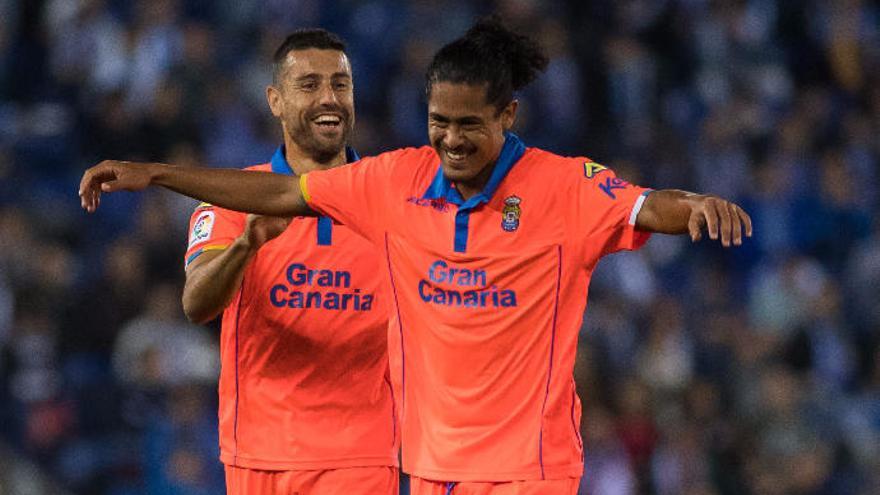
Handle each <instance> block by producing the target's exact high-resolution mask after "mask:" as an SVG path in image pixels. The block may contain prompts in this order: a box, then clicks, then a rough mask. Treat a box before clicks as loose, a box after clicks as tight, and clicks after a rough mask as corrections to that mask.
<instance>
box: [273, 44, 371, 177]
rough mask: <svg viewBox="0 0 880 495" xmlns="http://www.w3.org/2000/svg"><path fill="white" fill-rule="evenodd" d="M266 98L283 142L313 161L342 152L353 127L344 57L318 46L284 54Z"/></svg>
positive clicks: (348, 72)
mask: <svg viewBox="0 0 880 495" xmlns="http://www.w3.org/2000/svg"><path fill="white" fill-rule="evenodd" d="M267 97H268V100H269V107H270V108H271V109H272V114H273V115H275V117H277V118H278V119H279V120H281V125H282V127H283V129H284V133H285V142H288V143H292V145H293V146H296V147H298V148H299V149H300V151H302V152H303V153H304V154H306V155H308V156H311V157H312V158H313V159H314V160H315V161H318V162H328V161H330V160H332V159H334V158H335V157H337V156H338V155H339V154H340V153H342V151H343V149H344V147H345V144H346V143H347V142H348V139H349V137H350V136H351V132H352V129H353V128H354V87H353V85H352V78H351V65H350V64H349V62H348V57H346V56H345V53H343V52H341V51H338V50H325V49H317V48H309V49H306V50H293V51H291V52H289V53H288V54H287V58H286V60H285V65H284V69H283V70H282V71H281V73H280V74H279V76H278V80H277V81H276V82H275V83H274V84H273V85H272V86H270V87H269V88H268V90H267Z"/></svg>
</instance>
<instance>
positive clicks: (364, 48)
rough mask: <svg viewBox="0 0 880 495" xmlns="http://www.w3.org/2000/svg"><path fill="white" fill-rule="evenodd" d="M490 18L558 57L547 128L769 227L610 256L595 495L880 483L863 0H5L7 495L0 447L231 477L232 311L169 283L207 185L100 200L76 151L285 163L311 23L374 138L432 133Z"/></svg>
mask: <svg viewBox="0 0 880 495" xmlns="http://www.w3.org/2000/svg"><path fill="white" fill-rule="evenodd" d="M491 12H498V13H500V14H501V15H502V16H503V17H504V18H505V20H506V21H507V22H508V23H509V24H511V25H512V26H515V27H518V28H519V29H520V30H522V31H523V32H524V33H529V34H531V35H532V36H534V37H536V38H537V39H539V40H540V41H541V43H542V44H543V45H544V47H545V48H546V49H547V51H548V52H549V54H550V55H551V56H552V62H551V64H550V67H549V69H548V71H547V73H546V74H545V75H543V76H542V77H541V78H540V79H539V80H538V81H537V82H536V83H534V84H532V85H531V86H530V87H529V88H528V89H527V90H526V91H525V92H524V93H523V94H521V95H520V99H521V102H522V104H521V106H520V120H519V122H518V126H517V129H516V131H517V132H518V133H519V135H520V136H521V137H523V139H524V140H525V142H526V143H527V144H529V145H531V146H540V147H544V148H548V149H550V150H553V151H556V152H558V153H560V154H569V155H586V156H589V157H591V158H592V159H594V160H596V161H598V162H600V163H603V164H605V165H608V166H611V167H612V168H615V169H616V170H617V172H618V174H620V175H622V176H624V177H627V178H628V179H629V180H630V181H631V182H635V183H638V184H642V185H646V186H652V187H656V188H665V187H674V188H681V189H688V190H695V191H700V192H708V193H715V194H719V195H721V196H724V197H728V198H732V199H734V200H736V201H737V202H739V203H740V204H741V205H743V206H744V207H745V208H746V209H747V210H748V211H749V212H750V213H751V215H752V218H753V220H754V225H755V235H754V237H753V238H751V239H750V240H748V241H747V242H745V245H744V246H743V247H741V248H737V249H729V250H724V249H722V248H721V247H720V245H719V244H718V243H716V242H707V241H703V242H701V243H698V244H696V245H692V244H691V242H690V240H689V239H688V238H687V237H686V236H682V237H668V236H655V237H654V238H653V239H652V240H651V241H650V242H649V244H648V246H647V247H646V248H645V249H643V250H642V251H640V252H637V253H625V254H620V255H615V256H612V257H610V258H608V259H606V260H604V261H603V262H602V263H601V264H600V266H599V269H598V271H597V273H596V275H595V277H594V280H593V284H592V287H591V291H590V305H589V307H588V310H587V315H586V318H585V323H584V327H583V331H582V334H581V346H580V354H581V355H580V356H579V363H578V367H577V369H576V375H577V377H576V378H577V381H578V385H579V389H580V393H581V396H582V398H583V401H584V420H583V426H582V427H583V432H584V438H585V465H586V471H585V476H584V478H583V482H582V493H583V494H584V495H628V494H637V493H645V494H658V495H673V494H684V495H727V494H755V495H759V494H767V495H775V494H779V495H788V494H804V495H807V494H871V493H880V491H878V490H880V489H878V488H877V487H880V304H878V303H880V296H878V290H880V216H878V215H877V214H876V212H877V209H878V196H880V193H878V185H880V182H878V173H880V164H878V160H880V138H878V137H880V2H877V1H869V0H804V1H799V2H790V1H784V0H778V1H776V0H593V1H588V2H585V1H570V2H545V1H538V0H498V1H482V2H453V1H449V0H438V1H427V0H411V1H405V0H365V1H354V0H349V1H346V0H340V1H336V2H327V1H320V0H264V1H250V2H248V1H241V0H216V1H214V0H138V1H127V0H81V1H77V0H27V1H15V0H0V404H2V406H0V443H3V444H6V447H7V448H4V449H2V450H3V451H4V452H5V454H0V455H4V456H5V459H0V492H3V491H4V490H3V487H4V486H5V487H6V489H7V491H6V492H4V493H18V492H20V493H28V492H27V490H28V489H30V490H32V492H30V493H44V492H43V491H39V489H38V488H33V487H32V486H31V487H30V488H28V486H29V485H28V482H27V480H26V479H25V480H22V479H21V477H20V476H19V477H18V478H17V479H15V480H13V479H11V477H12V475H10V474H9V472H8V471H9V470H8V469H7V468H6V467H5V466H8V462H7V461H8V460H9V459H10V458H15V459H27V460H28V461H29V462H31V463H33V464H36V465H37V466H39V467H40V468H41V469H42V470H43V472H45V473H48V475H49V476H50V478H52V479H54V480H55V481H56V482H57V483H58V484H59V485H60V486H63V487H65V489H66V490H68V491H69V492H70V493H77V494H90V495H91V494H108V495H134V494H166V493H178V494H186V495H189V494H193V495H199V494H216V493H221V492H222V491H223V471H222V467H221V465H220V463H219V462H218V461H217V455H218V448H217V438H216V437H217V434H216V406H217V404H216V402H217V399H216V389H215V387H216V378H217V373H218V366H219V364H218V363H219V359H218V350H217V327H216V325H214V326H210V327H208V328H202V327H197V326H194V325H192V324H190V323H188V322H187V321H186V320H185V318H184V317H183V314H182V310H181V307H180V302H179V297H180V291H181V285H182V281H183V279H184V275H183V269H182V265H183V263H182V255H183V253H184V250H185V243H186V236H187V232H186V227H187V220H188V218H189V215H190V213H191V211H192V207H193V206H194V203H193V202H191V201H189V200H187V199H185V198H181V197H178V196H175V195H173V194H170V193H165V192H163V191H151V192H149V193H144V194H129V193H121V194H117V195H114V196H112V197H107V198H105V199H104V202H103V204H102V208H101V210H99V212H98V213H96V214H95V215H92V216H87V215H86V214H85V213H83V212H82V210H80V208H79V203H78V199H77V197H76V187H77V184H78V180H79V177H80V175H81V173H82V171H83V170H84V169H85V168H86V167H88V166H90V165H93V164H95V163H96V162H98V161H100V160H101V159H106V158H115V159H128V160H156V161H164V162H169V163H175V164H178V165H187V166H199V165H200V164H205V165H207V166H216V167H241V166H246V165H251V164H255V163H261V162H265V161H268V159H269V157H270V156H271V154H272V152H273V150H274V148H275V147H276V146H277V145H278V144H279V143H280V132H279V126H278V124H277V123H276V121H275V120H274V119H273V118H272V116H271V114H270V113H269V111H268V108H267V105H266V103H265V96H264V90H265V86H266V85H267V84H268V83H269V82H270V80H271V63H270V62H271V55H272V53H273V52H274V49H275V48H276V46H277V45H278V44H279V43H280V41H281V40H282V39H283V38H284V36H285V35H286V34H287V33H288V32H290V31H291V30H292V29H295V28H297V27H307V26H321V27H324V28H327V29H329V30H331V31H334V32H336V33H338V34H340V35H341V36H342V37H343V38H344V39H346V40H347V42H348V46H349V49H348V53H349V55H350V58H351V60H352V63H353V67H354V73H355V101H356V108H357V123H356V125H355V127H356V129H355V141H354V144H355V146H356V147H357V148H358V150H359V151H360V152H361V154H367V155H368V154H373V153H378V152H381V151H383V150H387V149H392V148H395V147H398V146H402V145H421V144H425V143H426V117H425V100H424V80H423V73H424V70H425V69H426V67H427V64H428V62H429V60H430V57H431V55H432V53H433V52H434V50H436V49H437V48H439V47H440V46H441V45H442V44H444V43H446V42H448V41H450V40H452V39H454V38H455V37H457V36H459V35H461V34H462V33H463V32H464V31H465V30H466V29H467V28H468V27H469V25H470V24H471V23H472V22H473V20H474V19H475V18H476V17H477V16H480V15H483V14H487V13H491ZM568 303H569V304H581V303H582V302H581V301H569V302H568ZM340 386H345V385H344V384H340ZM13 486H17V487H19V488H17V489H15V490H17V491H16V492H13V491H9V490H11V489H10V487H13ZM22 487H24V488H22Z"/></svg>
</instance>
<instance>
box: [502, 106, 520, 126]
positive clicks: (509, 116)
mask: <svg viewBox="0 0 880 495" xmlns="http://www.w3.org/2000/svg"><path fill="white" fill-rule="evenodd" d="M518 107H519V100H512V101H511V102H510V103H508V104H507V106H506V107H504V110H502V111H501V127H502V128H503V129H504V130H505V131H509V130H510V129H511V128H512V127H513V124H514V122H516V109H517V108H518Z"/></svg>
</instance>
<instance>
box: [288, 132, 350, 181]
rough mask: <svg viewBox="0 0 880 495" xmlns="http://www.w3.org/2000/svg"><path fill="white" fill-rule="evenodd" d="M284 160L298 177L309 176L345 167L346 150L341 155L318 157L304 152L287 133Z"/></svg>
mask: <svg viewBox="0 0 880 495" xmlns="http://www.w3.org/2000/svg"><path fill="white" fill-rule="evenodd" d="M284 150H285V153H284V158H285V159H286V160H287V163H288V164H289V165H290V168H291V169H293V172H294V173H295V174H296V175H303V174H307V173H309V172H311V171H313V170H326V169H328V168H333V167H338V166H340V165H345V148H342V149H341V150H340V151H339V153H337V154H335V155H333V156H330V157H328V159H325V157H318V156H315V155H314V154H310V153H307V152H305V151H303V150H302V149H301V148H300V147H299V146H297V144H296V143H294V142H293V140H292V139H290V137H288V136H287V133H285V136H284Z"/></svg>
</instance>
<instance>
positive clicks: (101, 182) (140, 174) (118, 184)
mask: <svg viewBox="0 0 880 495" xmlns="http://www.w3.org/2000/svg"><path fill="white" fill-rule="evenodd" d="M152 179H153V168H152V167H150V164H146V163H137V162H122V161H117V160H104V161H103V162H101V163H99V164H97V165H95V166H94V167H92V168H90V169H88V170H86V172H85V173H84V174H83V177H82V180H81V181H80V183H79V198H80V204H81V205H82V207H83V209H84V210H86V211H88V212H89V213H93V212H94V211H95V210H96V209H97V208H98V205H100V204H101V192H115V191H123V190H124V191H140V190H141V189H146V187H147V186H149V185H150V182H151V181H152Z"/></svg>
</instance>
